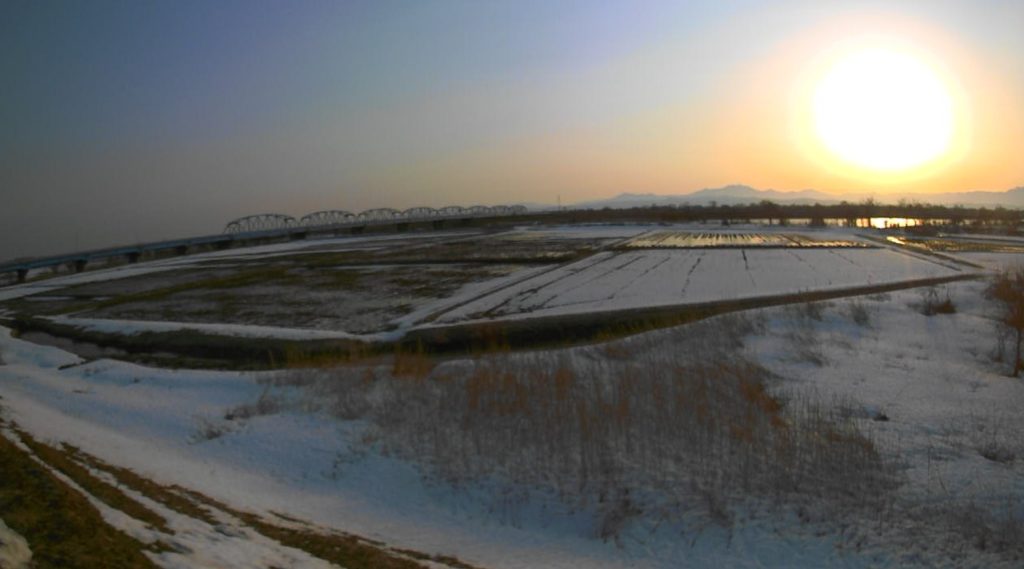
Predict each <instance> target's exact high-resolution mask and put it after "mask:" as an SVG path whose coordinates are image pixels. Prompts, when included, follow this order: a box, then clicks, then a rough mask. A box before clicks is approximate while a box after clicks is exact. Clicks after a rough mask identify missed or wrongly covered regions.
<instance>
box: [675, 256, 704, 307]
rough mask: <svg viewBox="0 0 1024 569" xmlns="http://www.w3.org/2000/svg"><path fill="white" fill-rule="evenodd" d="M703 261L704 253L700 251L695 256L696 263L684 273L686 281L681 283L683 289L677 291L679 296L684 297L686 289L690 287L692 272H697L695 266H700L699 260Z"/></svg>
mask: <svg viewBox="0 0 1024 569" xmlns="http://www.w3.org/2000/svg"><path fill="white" fill-rule="evenodd" d="M702 259H704V251H701V252H700V253H698V255H697V261H696V262H695V263H694V264H693V266H692V267H690V270H689V271H687V272H686V280H685V281H683V288H682V290H680V291H679V294H680V295H681V296H683V297H686V289H687V288H689V287H690V277H692V276H693V272H694V271H696V270H697V266H698V265H700V262H701V260H702Z"/></svg>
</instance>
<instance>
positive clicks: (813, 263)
mask: <svg viewBox="0 0 1024 569" xmlns="http://www.w3.org/2000/svg"><path fill="white" fill-rule="evenodd" d="M960 273H961V270H960V269H959V268H957V267H954V266H950V265H949V264H939V263H938V262H934V261H932V260H930V259H928V258H926V257H923V256H913V255H909V254H906V253H903V252H901V251H895V250H892V249H888V248H878V249H851V248H844V249H796V248H794V249H757V248H751V249H708V250H703V249H681V250H671V249H656V250H644V251H635V252H634V251H630V252H624V253H613V252H603V253H599V254H596V255H593V256H591V257H588V258H586V259H583V260H580V261H577V262H575V263H572V264H569V265H566V266H564V267H560V268H559V269H558V270H556V271H550V272H546V273H544V274H541V275H538V276H536V277H534V278H532V279H527V280H524V281H521V282H520V283H518V284H516V285H515V286H511V287H507V288H504V289H502V290H501V291H499V292H496V293H495V294H492V295H489V296H486V297H483V298H480V299H478V300H475V301H473V302H469V303H466V304H464V305H462V306H460V307H458V308H457V309H455V310H452V311H450V312H448V313H446V314H445V315H444V316H442V317H441V318H440V319H439V321H440V322H458V321H463V320H475V319H481V318H495V317H509V316H512V317H515V316H526V315H528V316H542V315H545V316H546V315H555V314H577V313H587V312H594V311H604V310H621V309H629V308H641V307H646V306H660V305H672V304H685V303H700V302H709V301H716V300H727V299H733V298H746V297H758V296H771V295H775V294H785V293H793V292H799V291H809V290H827V289H833V288H844V287H851V286H866V285H874V284H883V283H892V282H899V281H906V280H914V279H923V278H930V277H942V276H951V275H956V274H960Z"/></svg>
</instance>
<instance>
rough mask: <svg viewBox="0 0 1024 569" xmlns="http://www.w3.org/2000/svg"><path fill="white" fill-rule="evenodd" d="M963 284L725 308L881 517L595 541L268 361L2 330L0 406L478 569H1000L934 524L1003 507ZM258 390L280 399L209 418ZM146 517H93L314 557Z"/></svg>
mask: <svg viewBox="0 0 1024 569" xmlns="http://www.w3.org/2000/svg"><path fill="white" fill-rule="evenodd" d="M822 253H827V252H822ZM846 253H848V252H847V251H844V254H846ZM983 287H984V283H981V282H966V283H956V284H950V285H944V286H943V287H940V289H939V291H938V292H939V294H940V295H941V296H943V297H945V296H947V295H948V297H949V298H951V299H952V301H953V302H954V303H955V304H956V307H957V311H956V313H955V314H948V315H935V316H931V317H928V316H924V315H922V314H921V312H920V310H919V305H920V304H921V302H923V301H924V299H925V297H926V295H925V293H923V292H922V291H919V290H907V291H901V292H897V293H891V294H886V295H875V296H870V297H865V298H855V299H844V300H838V301H832V302H829V303H827V304H826V305H823V306H821V307H820V308H818V309H815V310H814V311H808V310H805V309H802V308H800V307H781V308H771V309H762V310H757V311H752V312H750V313H748V315H747V316H745V317H744V318H747V319H749V320H750V321H751V322H752V323H753V326H752V327H751V328H750V329H749V331H748V332H746V336H745V338H746V339H745V342H744V347H743V348H742V349H741V351H740V352H737V356H740V355H742V356H743V357H746V358H750V359H751V360H752V361H756V362H758V363H759V364H761V365H764V366H766V367H767V368H768V369H769V370H770V371H771V372H772V373H774V374H775V375H777V382H776V383H774V384H773V385H772V389H773V390H774V391H776V392H779V393H786V394H788V396H790V397H792V396H794V394H796V393H813V394H814V396H815V397H816V398H817V400H821V401H826V402H834V404H835V405H837V406H840V407H842V408H843V409H844V410H845V412H846V413H847V414H848V416H849V419H850V420H851V421H852V422H853V423H854V424H855V425H856V426H857V427H858V428H859V429H861V430H862V431H864V432H865V433H867V434H868V436H869V437H870V438H871V439H872V440H874V441H875V444H876V445H877V446H878V448H879V449H880V452H881V453H882V454H883V455H884V456H885V457H887V458H888V459H889V460H891V461H893V463H894V464H896V465H897V467H898V470H899V472H900V474H899V480H901V485H900V487H899V489H898V493H897V498H895V500H896V501H895V502H894V505H893V506H892V507H893V508H898V509H899V511H900V512H901V519H903V521H902V522H900V523H894V522H893V521H892V520H887V521H885V522H884V523H882V522H879V521H878V520H874V519H865V518H864V517H863V516H861V517H858V516H850V517H845V516H843V515H842V513H841V512H839V513H836V514H835V515H834V516H832V517H831V519H828V520H820V519H818V520H811V521H806V520H805V521H800V519H799V516H795V515H794V516H788V515H782V514H779V515H764V514H761V515H751V516H744V515H736V516H732V517H731V518H729V521H727V522H723V523H710V524H706V523H703V524H697V525H695V524H694V523H691V521H688V518H686V517H685V516H684V517H683V518H681V519H679V520H665V521H662V520H659V519H648V518H645V517H644V516H643V515H637V516H635V517H634V518H631V519H630V520H629V521H628V523H626V524H625V525H624V526H623V527H622V528H621V530H620V532H619V535H618V537H617V538H616V539H612V540H603V539H601V538H600V537H599V536H598V535H597V532H596V530H595V526H594V521H593V515H594V512H593V511H592V510H591V509H590V508H588V507H586V506H582V507H581V506H579V505H573V506H567V505H565V504H564V503H563V502H562V501H561V500H559V499H558V498H557V497H553V496H550V495H545V494H543V493H538V494H534V493H532V492H530V491H526V492H525V493H522V494H514V495H512V496H510V497H509V498H508V500H511V502H508V503H506V502H504V501H503V500H504V499H503V498H502V497H501V495H500V494H495V493H494V492H495V488H503V487H502V486H498V487H495V486H492V484H491V483H490V482H488V481H487V480H477V481H468V482H463V483H460V484H459V485H456V486H451V485H449V484H448V483H447V482H445V480H444V479H441V478H437V477H436V476H433V475H432V474H431V472H432V470H431V468H430V467H428V466H427V465H424V464H417V463H416V462H415V461H412V460H406V459H402V458H400V457H397V456H385V455H383V454H380V453H378V452H376V451H375V450H374V448H376V447H374V446H373V445H372V444H370V445H369V446H368V445H367V443H366V437H367V436H368V434H369V433H372V432H373V431H372V429H370V425H369V424H368V423H367V422H366V420H364V419H352V420H344V419H342V418H339V417H336V416H334V415H331V414H329V413H324V412H323V411H322V410H320V408H318V407H317V406H316V405H311V404H310V400H308V399H307V397H309V396H310V394H308V393H306V392H305V391H303V389H302V388H300V387H287V385H286V383H287V382H285V384H284V386H282V387H278V388H274V389H272V390H271V391H270V392H268V389H269V388H268V385H269V384H268V380H271V379H273V378H274V377H276V376H275V375H274V374H272V373H260V374H252V373H249V374H241V373H231V372H216V371H192V370H177V371H170V370H159V369H152V368H147V367H141V366H136V365H131V364H126V363H122V362H116V361H112V360H98V361H92V362H83V361H82V360H81V359H80V358H78V357H76V356H74V355H71V354H68V353H66V352H62V351H60V350H57V349H54V348H48V347H41V346H36V345H33V344H29V343H27V342H24V341H21V340H18V339H15V338H12V337H10V335H9V333H8V332H7V331H6V330H0V358H2V360H3V362H4V365H2V366H0V397H2V398H0V411H2V414H3V418H4V419H5V420H7V421H12V422H14V423H16V424H17V425H18V426H19V427H20V428H22V429H24V430H25V431H27V432H28V433H30V434H32V435H33V436H34V437H37V438H39V439H41V440H44V441H51V442H56V441H62V442H67V443H70V444H73V445H76V446H77V447H80V448H81V449H82V450H84V451H86V452H88V453H91V454H92V455H95V456H97V457H99V458H100V459H102V460H104V461H107V462H109V463H112V464H114V465H117V466H122V467H127V468H130V469H132V470H135V471H136V472H138V473H140V474H142V475H144V476H146V477H147V478H150V479H152V480H154V481H157V482H159V483H161V484H178V485H181V486H183V487H185V488H189V489H192V490H195V491H199V492H202V493H204V494H206V495H208V496H210V497H212V498H215V499H217V500H220V501H223V502H225V503H227V504H229V505H231V506H232V507H234V508H238V509H241V510H245V511H251V512H257V513H264V514H266V513H268V512H271V511H272V512H276V513H279V514H284V515H287V516H290V517H293V518H298V519H301V520H306V521H309V522H311V523H313V524H315V525H316V526H319V527H323V528H333V529H337V530H343V531H348V532H353V533H355V534H358V535H362V536H364V537H368V538H372V539H377V540H380V541H382V542H385V543H386V544H388V545H390V546H394V547H401V548H412V549H416V550H419V551H423V552H426V553H431V554H433V553H439V554H446V555H455V556H457V557H458V558H459V559H461V560H463V561H465V562H468V563H471V564H474V565H477V566H480V567H494V568H498V567H509V568H527V567H529V568H534V567H555V568H557V567H627V566H628V567H652V568H653V567H665V568H668V567H680V566H686V567H696V568H701V567H709V568H710V567H723V566H730V567H824V566H829V567H907V566H920V567H932V566H948V567H961V566H963V567H1015V566H1020V565H1019V563H1020V559H1019V558H1017V559H1016V560H1014V559H1012V558H1006V557H1000V556H999V555H995V554H992V553H991V552H989V551H987V550H981V549H977V548H975V547H973V546H970V545H964V544H961V543H958V542H955V540H954V541H950V540H952V539H953V537H951V535H954V534H956V533H957V532H961V533H964V534H965V535H966V534H967V533H969V531H968V530H967V529H964V527H961V526H960V525H958V524H961V523H964V520H966V521H967V522H970V523H981V524H986V523H990V522H989V521H988V520H989V518H987V517H985V516H981V517H980V518H976V517H970V516H969V515H968V514H971V515H975V514H976V512H978V511H980V512H982V513H983V514H986V515H989V514H990V517H992V518H994V519H999V516H1003V515H1009V516H1011V517H1010V519H1016V520H1018V523H1019V521H1020V520H1022V519H1024V443H1022V441H1024V437H1022V436H1021V433H1024V414H1022V413H1020V409H1021V408H1024V382H1022V381H1020V380H1017V379H1012V378H1008V377H1007V376H1006V365H1007V364H1006V362H1005V361H1003V362H1000V361H996V359H995V358H994V356H995V354H996V353H997V352H998V351H999V346H998V340H997V339H998V337H999V334H998V333H996V332H995V322H994V320H993V318H992V307H991V306H990V305H989V304H987V303H986V302H985V301H983V300H982V298H981V296H982V295H981V292H982V289H983ZM858 315H859V316H858ZM673 334H674V332H673V331H672V330H667V331H659V332H651V333H648V334H647V335H644V336H640V337H633V338H630V339H626V340H621V341H616V342H619V343H621V344H622V347H623V348H624V349H625V350H626V352H627V353H628V352H629V351H630V349H631V348H630V346H634V345H641V344H644V343H645V342H646V343H652V345H654V346H657V345H659V342H671V341H672V340H671V339H672V337H673ZM616 345H617V344H616V343H612V344H609V345H608V346H607V347H605V348H603V352H602V351H598V352H595V351H593V350H590V349H588V348H568V349H566V350H563V351H562V353H563V354H564V356H559V357H567V358H570V359H572V358H579V357H583V358H584V360H588V361H589V359H590V358H592V357H594V355H593V354H595V353H607V354H609V357H613V356H614V357H616V358H622V357H623V356H622V355H621V354H620V351H618V350H615V349H613V348H615V346H616ZM1004 349H1005V346H1004ZM587 354H589V355H587ZM449 365H455V364H454V363H453V364H449ZM268 393H269V394H270V395H272V396H273V397H274V398H275V399H276V400H278V401H279V402H280V405H278V406H275V407H274V408H273V409H272V410H269V411H267V412H265V413H262V414H255V415H253V416H251V417H249V418H246V419H243V420H238V419H234V420H231V419H228V418H227V417H228V416H229V415H231V413H232V410H236V409H239V408H244V407H245V406H247V405H252V404H253V403H254V402H255V401H258V400H260V399H261V398H264V397H266V396H267V395H268ZM883 417H884V420H883ZM995 451H998V452H995ZM140 500H143V501H144V499H143V498H140ZM151 506H152V504H151ZM153 507H156V506H153ZM160 511H161V512H163V510H160ZM163 513H164V514H166V515H167V516H168V517H169V518H171V519H172V523H171V524H170V527H171V531H172V532H173V535H166V534H160V535H156V534H154V533H153V531H152V530H149V529H144V528H142V526H141V525H140V524H139V523H138V522H136V521H134V520H132V519H131V518H130V517H128V516H127V515H126V514H123V513H120V512H116V511H106V514H105V518H106V519H107V520H108V523H111V524H113V525H115V526H117V527H121V528H122V529H124V530H125V531H127V532H129V533H131V534H133V535H136V536H138V537H139V538H140V539H143V540H146V539H156V538H159V539H161V540H163V541H164V542H167V543H170V544H172V545H173V548H172V550H170V551H166V552H164V553H161V554H159V555H152V556H151V558H153V559H154V560H155V561H156V562H157V563H158V564H159V565H162V566H166V567H181V566H197V567H202V566H206V567H214V566H223V565H224V564H225V563H226V564H228V565H231V566H237V567H271V566H296V567H300V566H301V567H319V566H326V564H324V563H323V562H321V561H319V560H317V559H314V558H312V557H311V556H309V555H308V554H305V553H303V552H301V551H297V550H294V549H291V548H287V547H284V546H282V545H281V544H279V543H276V542H274V541H273V540H271V539H267V538H265V537H262V536H259V535H258V534H256V533H255V532H253V531H251V529H248V528H245V527H233V526H230V524H229V526H230V527H219V528H217V527H212V526H209V525H206V524H204V523H202V522H200V521H199V520H195V519H189V518H187V517H182V516H180V515H176V514H173V513H168V512H163ZM960 514H963V515H960ZM978 520H981V521H980V522H979V521H978ZM991 523H995V522H991ZM993 531H994V530H993ZM147 532H148V533H147ZM225 532H226V533H227V534H225Z"/></svg>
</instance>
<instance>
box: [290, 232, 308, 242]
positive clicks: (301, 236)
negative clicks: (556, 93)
mask: <svg viewBox="0 0 1024 569" xmlns="http://www.w3.org/2000/svg"><path fill="white" fill-rule="evenodd" d="M306 235H308V233H307V232H305V231H299V232H296V233H290V234H288V238H289V239H291V240H292V241H301V240H303V239H305V238H306Z"/></svg>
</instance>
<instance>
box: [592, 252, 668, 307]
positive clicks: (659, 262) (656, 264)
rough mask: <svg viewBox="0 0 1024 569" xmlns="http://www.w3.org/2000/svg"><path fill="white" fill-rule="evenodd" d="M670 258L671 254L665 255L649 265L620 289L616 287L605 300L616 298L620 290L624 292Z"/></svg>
mask: <svg viewBox="0 0 1024 569" xmlns="http://www.w3.org/2000/svg"><path fill="white" fill-rule="evenodd" d="M670 258H671V256H670V255H665V258H663V259H662V260H660V261H658V262H657V263H655V264H654V265H652V266H650V267H648V268H647V269H644V272H642V273H640V274H639V275H637V276H635V277H633V279H632V280H630V281H629V282H628V283H626V284H624V285H622V286H621V287H619V288H618V289H616V290H615V292H613V293H611V294H610V295H608V297H607V298H605V300H612V299H614V298H615V297H616V296H617V295H618V294H619V293H620V292H622V291H624V290H626V289H627V288H629V287H631V286H633V283H635V282H637V281H638V280H640V279H642V278H644V277H645V276H647V274H648V273H650V272H651V271H653V270H655V269H657V268H658V267H660V266H662V265H664V264H665V263H667V262H668V260H669V259H670Z"/></svg>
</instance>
